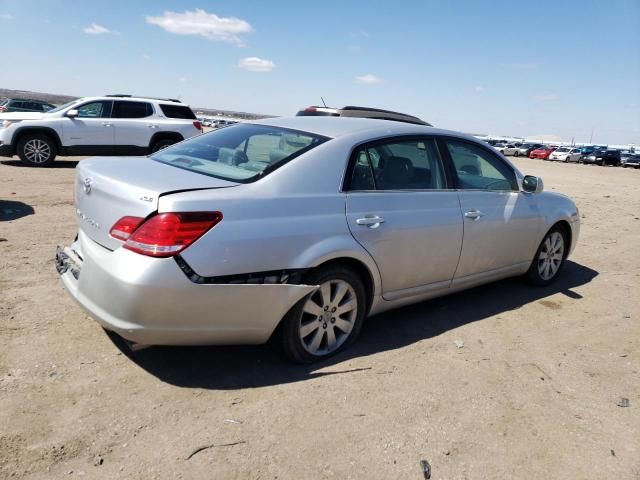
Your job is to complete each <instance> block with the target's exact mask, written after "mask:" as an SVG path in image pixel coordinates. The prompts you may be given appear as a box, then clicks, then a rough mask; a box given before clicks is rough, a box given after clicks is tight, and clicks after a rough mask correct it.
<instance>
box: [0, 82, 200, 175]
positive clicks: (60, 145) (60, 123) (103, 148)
mask: <svg viewBox="0 0 640 480" xmlns="http://www.w3.org/2000/svg"><path fill="white" fill-rule="evenodd" d="M200 133H202V125H201V124H200V122H199V121H198V120H197V119H196V116H195V115H194V113H193V111H192V110H191V108H189V106H188V105H185V104H183V103H181V102H180V101H179V100H174V99H159V98H144V97H132V96H130V95H105V96H104V97H86V98H81V99H78V100H74V101H72V102H69V103H67V104H65V105H62V106H60V107H58V108H55V109H53V110H49V111H48V112H46V113H40V112H14V113H1V114H0V156H4V157H12V156H13V155H18V156H19V157H20V159H21V160H22V162H24V163H26V164H27V165H31V166H36V167H45V166H49V165H51V163H52V162H53V161H54V159H55V157H56V155H57V154H60V155H146V154H148V153H151V152H155V151H157V150H160V149H161V148H164V147H167V146H169V145H171V144H173V143H176V142H180V141H182V140H184V139H186V138H189V137H193V136H194V135H198V134H200Z"/></svg>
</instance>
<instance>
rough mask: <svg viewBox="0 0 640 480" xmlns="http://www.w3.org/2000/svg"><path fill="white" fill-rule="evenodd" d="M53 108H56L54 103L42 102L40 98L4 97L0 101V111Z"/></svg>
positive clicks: (41, 110) (37, 110)
mask: <svg viewBox="0 0 640 480" xmlns="http://www.w3.org/2000/svg"><path fill="white" fill-rule="evenodd" d="M54 108H56V107H55V105H51V104H50V103H47V102H43V101H42V100H32V99H27V98H5V99H4V100H2V101H0V113H9V112H48V111H49V110H53V109H54Z"/></svg>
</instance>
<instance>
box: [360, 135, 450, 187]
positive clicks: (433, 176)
mask: <svg viewBox="0 0 640 480" xmlns="http://www.w3.org/2000/svg"><path fill="white" fill-rule="evenodd" d="M349 188H350V190H438V189H443V188H446V182H445V177H444V170H443V168H442V163H441V161H440V156H439V155H438V149H437V147H436V144H435V141H434V140H433V139H420V140H407V141H396V142H389V143H382V144H375V145H371V146H366V147H361V148H360V149H359V150H357V151H356V153H355V164H354V166H353V170H352V173H351V184H350V186H349Z"/></svg>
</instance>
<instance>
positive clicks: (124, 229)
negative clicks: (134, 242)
mask: <svg viewBox="0 0 640 480" xmlns="http://www.w3.org/2000/svg"><path fill="white" fill-rule="evenodd" d="M143 221H144V218H141V217H122V218H121V219H120V220H118V221H117V222H116V223H115V225H114V226H113V227H111V230H109V235H111V236H112V237H113V238H117V239H118V240H124V241H126V240H128V239H129V237H130V236H131V234H132V233H133V232H134V230H135V229H136V228H138V227H139V226H140V224H141V223H142V222H143Z"/></svg>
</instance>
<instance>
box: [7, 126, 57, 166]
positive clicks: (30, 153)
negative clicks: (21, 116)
mask: <svg viewBox="0 0 640 480" xmlns="http://www.w3.org/2000/svg"><path fill="white" fill-rule="evenodd" d="M17 151H18V156H19V157H20V160H21V161H22V163H24V164H25V165H28V166H30V167H48V166H50V165H51V164H52V163H53V161H54V160H55V159H56V155H57V153H58V149H57V147H56V143H55V142H54V141H53V140H52V139H51V137H48V136H47V135H43V134H40V133H36V134H31V135H29V134H28V135H25V136H23V137H22V138H20V140H19V141H18V145H17Z"/></svg>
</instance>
